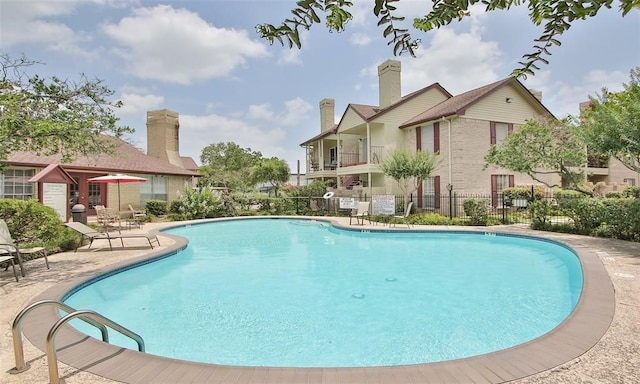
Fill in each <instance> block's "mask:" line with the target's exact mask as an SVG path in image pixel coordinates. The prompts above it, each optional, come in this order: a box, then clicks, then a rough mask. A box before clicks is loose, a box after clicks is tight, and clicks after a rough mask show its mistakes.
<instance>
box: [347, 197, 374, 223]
mask: <svg viewBox="0 0 640 384" xmlns="http://www.w3.org/2000/svg"><path fill="white" fill-rule="evenodd" d="M370 205H371V203H370V202H369V201H359V202H358V208H356V212H355V213H354V212H353V211H352V212H351V214H350V215H349V225H351V220H352V219H353V218H354V217H355V218H356V224H360V225H364V218H365V217H367V218H368V219H369V223H371V218H370V217H369V206H370Z"/></svg>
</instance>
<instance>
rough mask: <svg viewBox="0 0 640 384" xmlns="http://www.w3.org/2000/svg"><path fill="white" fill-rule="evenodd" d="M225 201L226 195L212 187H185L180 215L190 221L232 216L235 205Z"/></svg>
mask: <svg viewBox="0 0 640 384" xmlns="http://www.w3.org/2000/svg"><path fill="white" fill-rule="evenodd" d="M228 199H229V201H227V200H226V199H225V196H224V193H223V192H222V191H220V190H217V189H213V188H211V187H208V186H205V187H196V188H192V187H188V186H187V187H185V188H184V189H183V190H182V191H180V193H179V197H178V200H179V201H180V203H179V204H178V203H176V205H178V207H177V209H178V213H181V214H184V215H186V217H187V218H188V219H204V218H213V217H222V216H227V215H232V214H233V213H234V211H233V205H232V204H231V202H230V199H231V198H230V197H229V198H228Z"/></svg>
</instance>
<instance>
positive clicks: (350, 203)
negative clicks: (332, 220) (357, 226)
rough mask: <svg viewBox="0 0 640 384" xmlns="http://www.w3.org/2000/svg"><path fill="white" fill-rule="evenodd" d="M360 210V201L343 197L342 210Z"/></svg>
mask: <svg viewBox="0 0 640 384" xmlns="http://www.w3.org/2000/svg"><path fill="white" fill-rule="evenodd" d="M356 208H358V200H356V199H355V198H354V197H341V198H340V209H356Z"/></svg>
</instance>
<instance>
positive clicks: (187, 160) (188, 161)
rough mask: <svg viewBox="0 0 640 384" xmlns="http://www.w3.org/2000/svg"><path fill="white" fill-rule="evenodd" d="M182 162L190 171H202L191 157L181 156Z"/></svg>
mask: <svg viewBox="0 0 640 384" xmlns="http://www.w3.org/2000/svg"><path fill="white" fill-rule="evenodd" d="M180 160H182V166H183V167H184V168H185V169H188V170H190V171H194V172H197V171H198V169H200V167H198V164H196V162H195V160H193V159H192V158H191V157H189V156H180Z"/></svg>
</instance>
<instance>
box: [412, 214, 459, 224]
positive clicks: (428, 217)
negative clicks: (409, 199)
mask: <svg viewBox="0 0 640 384" xmlns="http://www.w3.org/2000/svg"><path fill="white" fill-rule="evenodd" d="M408 220H409V223H410V224H419V225H464V220H463V219H460V218H457V217H456V218H453V219H449V218H448V217H447V216H443V215H441V214H439V213H416V214H415V215H412V216H409V219H408Z"/></svg>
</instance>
